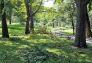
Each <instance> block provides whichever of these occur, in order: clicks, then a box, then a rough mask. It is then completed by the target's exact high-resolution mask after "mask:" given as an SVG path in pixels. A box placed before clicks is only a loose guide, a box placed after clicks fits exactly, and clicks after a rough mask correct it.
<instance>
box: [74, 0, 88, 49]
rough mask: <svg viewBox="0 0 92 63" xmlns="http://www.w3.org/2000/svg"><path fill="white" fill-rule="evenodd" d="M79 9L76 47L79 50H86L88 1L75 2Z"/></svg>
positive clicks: (79, 0) (77, 0)
mask: <svg viewBox="0 0 92 63" xmlns="http://www.w3.org/2000/svg"><path fill="white" fill-rule="evenodd" d="M75 3H76V7H77V14H78V16H77V23H76V36H75V46H76V47H79V48H86V47H87V45H86V34H85V32H86V31H85V28H86V7H87V4H86V0H75Z"/></svg>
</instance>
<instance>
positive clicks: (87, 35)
mask: <svg viewBox="0 0 92 63" xmlns="http://www.w3.org/2000/svg"><path fill="white" fill-rule="evenodd" d="M86 37H88V38H90V37H92V34H91V26H90V20H89V16H88V12H87V7H86Z"/></svg>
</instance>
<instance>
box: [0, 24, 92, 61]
mask: <svg viewBox="0 0 92 63" xmlns="http://www.w3.org/2000/svg"><path fill="white" fill-rule="evenodd" d="M9 28H10V30H11V32H10V35H11V37H10V39H2V38H0V63H92V47H91V46H89V47H88V48H87V49H78V48H74V47H72V44H73V40H68V39H66V38H59V37H56V36H53V35H47V34H34V35H28V36H27V35H24V31H23V29H24V27H23V26H20V25H18V26H17V25H11V26H9ZM0 33H1V32H0Z"/></svg>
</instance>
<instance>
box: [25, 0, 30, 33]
mask: <svg viewBox="0 0 92 63" xmlns="http://www.w3.org/2000/svg"><path fill="white" fill-rule="evenodd" d="M29 3H30V2H29V0H25V6H26V11H27V21H26V28H25V34H29V33H30V29H29V20H30V9H29V7H30V5H29Z"/></svg>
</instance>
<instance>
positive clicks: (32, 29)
mask: <svg viewBox="0 0 92 63" xmlns="http://www.w3.org/2000/svg"><path fill="white" fill-rule="evenodd" d="M30 33H32V34H33V33H34V21H33V15H31V16H30Z"/></svg>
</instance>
